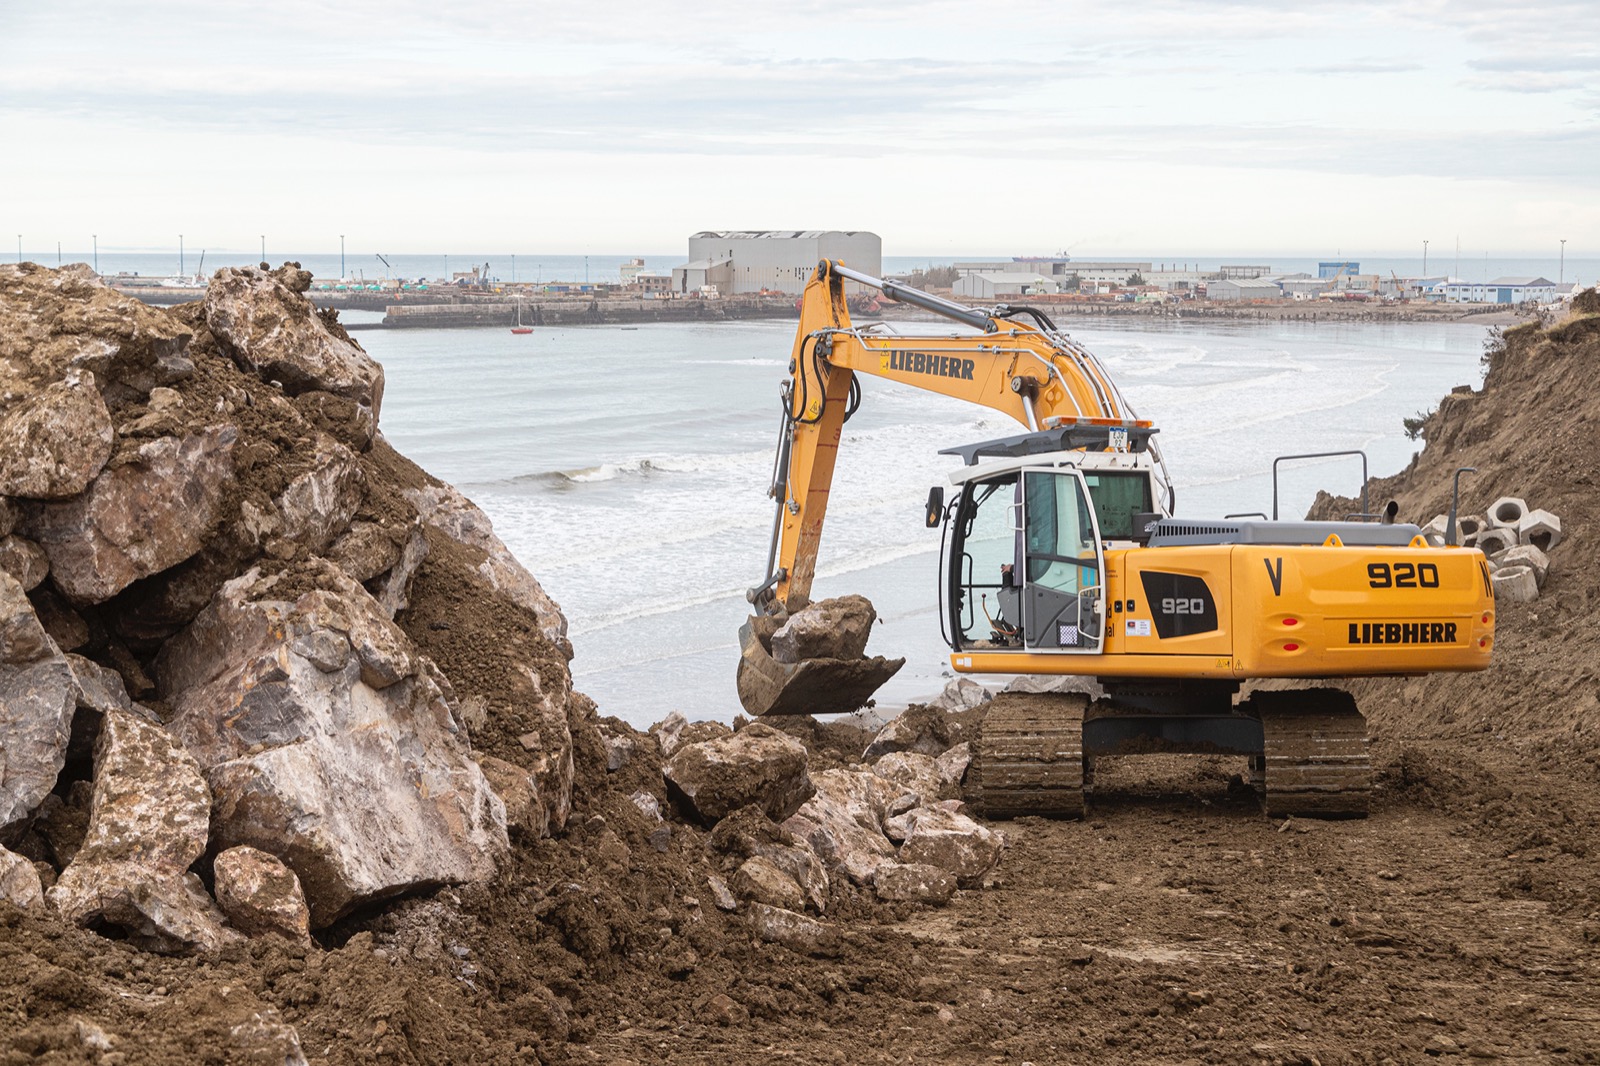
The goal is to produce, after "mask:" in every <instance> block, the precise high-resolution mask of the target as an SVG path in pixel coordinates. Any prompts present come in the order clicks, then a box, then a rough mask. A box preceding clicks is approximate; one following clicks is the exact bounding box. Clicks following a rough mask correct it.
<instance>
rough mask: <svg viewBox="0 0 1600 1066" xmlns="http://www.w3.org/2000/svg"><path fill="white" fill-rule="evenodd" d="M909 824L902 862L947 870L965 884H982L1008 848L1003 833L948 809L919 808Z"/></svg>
mask: <svg viewBox="0 0 1600 1066" xmlns="http://www.w3.org/2000/svg"><path fill="white" fill-rule="evenodd" d="M908 821H909V832H908V834H907V836H906V842H905V843H904V844H902V845H901V846H900V858H901V860H902V861H903V862H906V863H922V864H926V865H928V866H937V867H939V869H941V870H948V871H949V872H950V873H952V874H954V875H955V877H956V880H957V881H959V882H960V883H961V884H963V885H974V884H977V883H978V882H979V881H981V880H982V879H983V875H984V874H986V873H988V872H989V871H990V870H992V869H993V868H994V866H995V864H996V863H998V862H999V861H1000V853H1001V852H1002V851H1003V850H1004V849H1005V840H1004V839H1003V838H1002V837H1001V836H1000V834H998V833H996V832H994V831H993V830H992V829H989V828H988V827H987V826H983V825H979V824H978V823H977V822H975V821H973V820H972V819H971V818H968V817H967V816H966V815H964V814H958V813H956V812H955V811H952V810H950V809H948V808H946V807H922V808H918V809H917V810H915V811H913V812H912V816H911V818H910V819H908Z"/></svg>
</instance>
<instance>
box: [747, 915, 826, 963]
mask: <svg viewBox="0 0 1600 1066" xmlns="http://www.w3.org/2000/svg"><path fill="white" fill-rule="evenodd" d="M747 920H748V921H749V923H750V930H751V932H753V933H755V935H756V936H758V937H760V938H761V939H762V940H764V941H766V942H767V943H769V944H781V945H783V946H784V947H786V948H788V949H789V950H790V951H794V952H798V953H799V954H801V955H815V956H821V957H828V956H834V955H837V954H838V953H839V950H840V937H839V933H838V931H837V930H834V929H832V928H830V927H828V926H826V925H824V924H823V923H822V922H819V921H817V920H816V919H815V918H810V917H807V916H806V915H804V914H797V913H795V912H794V911H791V910H785V909H784V908H782V907H773V906H769V905H768V904H765V903H755V902H752V903H751V904H750V909H749V912H748V915H747Z"/></svg>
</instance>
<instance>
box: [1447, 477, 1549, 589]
mask: <svg viewBox="0 0 1600 1066" xmlns="http://www.w3.org/2000/svg"><path fill="white" fill-rule="evenodd" d="M1449 523H1450V518H1449V516H1448V515H1435V516H1434V517H1433V519H1432V520H1431V521H1429V522H1428V523H1427V524H1426V525H1424V526H1423V527H1422V533H1423V536H1425V537H1427V538H1428V541H1429V543H1431V544H1435V545H1440V544H1444V543H1445V541H1446V538H1447V537H1448V535H1449V534H1448V530H1449ZM1456 534H1457V538H1458V543H1460V544H1461V545H1462V546H1464V547H1468V548H1477V549H1478V550H1479V551H1481V552H1483V554H1484V555H1486V556H1488V557H1489V572H1490V575H1491V576H1492V578H1493V581H1494V595H1495V598H1496V599H1505V600H1510V601H1512V602H1515V603H1528V602H1531V601H1533V600H1536V599H1538V598H1539V590H1540V589H1542V588H1543V587H1544V582H1545V578H1546V576H1548V574H1549V572H1550V552H1551V551H1552V550H1553V549H1554V548H1555V546H1556V545H1557V544H1560V543H1561V519H1560V518H1559V517H1558V516H1556V515H1555V514H1552V513H1551V512H1549V511H1545V510H1540V509H1530V508H1529V507H1528V504H1527V501H1526V500H1523V499H1522V498H1520V497H1517V496H1502V497H1500V498H1499V499H1498V500H1495V501H1494V503H1493V504H1491V505H1490V506H1489V508H1488V510H1487V511H1486V512H1485V513H1484V514H1481V515H1464V516H1461V517H1459V518H1457V519H1456Z"/></svg>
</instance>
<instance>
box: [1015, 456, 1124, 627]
mask: <svg viewBox="0 0 1600 1066" xmlns="http://www.w3.org/2000/svg"><path fill="white" fill-rule="evenodd" d="M1021 539H1022V555H1023V558H1022V568H1023V582H1022V628H1023V642H1024V645H1025V646H1026V647H1027V648H1028V650H1030V651H1059V652H1078V653H1090V654H1097V653H1099V652H1100V651H1101V650H1102V646H1103V644H1104V641H1105V617H1106V610H1105V607H1106V602H1105V601H1106V594H1105V581H1104V579H1103V577H1102V575H1103V574H1104V573H1105V555H1104V552H1103V551H1102V549H1101V545H1100V526H1099V523H1098V521H1097V520H1096V517H1095V513H1094V507H1093V505H1092V504H1091V503H1090V500H1089V492H1088V489H1087V487H1086V486H1085V485H1084V482H1083V475H1082V474H1081V473H1079V472H1078V471H1076V470H1060V469H1054V470H1024V471H1023V472H1022V538H1021Z"/></svg>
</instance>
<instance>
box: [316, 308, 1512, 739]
mask: <svg viewBox="0 0 1600 1066" xmlns="http://www.w3.org/2000/svg"><path fill="white" fill-rule="evenodd" d="M345 317H346V319H347V320H351V319H354V318H357V317H360V316H356V315H346V316H345ZM1066 325H1067V327H1068V329H1069V332H1070V333H1071V334H1072V335H1073V337H1074V338H1075V339H1076V340H1078V341H1079V342H1080V343H1082V344H1083V345H1085V346H1086V347H1088V348H1089V349H1090V350H1092V351H1094V352H1095V353H1096V354H1097V355H1099V357H1100V358H1101V359H1102V360H1103V361H1104V363H1105V364H1106V367H1107V369H1108V370H1109V371H1110V373H1111V375H1112V376H1113V377H1114V378H1115V380H1116V381H1117V382H1118V383H1119V385H1120V387H1121V389H1122V391H1123V394H1124V396H1125V398H1126V399H1127V400H1128V402H1129V403H1131V404H1132V405H1133V407H1134V408H1135V410H1136V411H1137V412H1138V414H1139V416H1140V417H1143V418H1149V419H1151V420H1153V421H1154V422H1155V423H1156V425H1157V426H1159V427H1160V431H1161V432H1160V436H1159V438H1158V440H1159V442H1160V443H1161V445H1162V448H1163V450H1164V452H1165V455H1166V458H1167V461H1168V464H1169V467H1170V470H1171V474H1172V480H1173V482H1174V484H1175V486H1176V489H1177V513H1178V514H1180V515H1183V516H1188V517H1206V516H1209V517H1219V516H1221V515H1223V514H1231V513H1239V512H1251V511H1260V512H1270V510H1271V507H1272V488H1273V486H1272V464H1273V459H1274V457H1275V456H1280V455H1288V454H1294V453H1304V452H1324V451H1335V450H1341V449H1362V450H1365V452H1366V453H1367V456H1368V459H1369V462H1370V471H1369V472H1370V473H1371V474H1372V475H1373V476H1375V477H1376V476H1381V475H1387V474H1392V473H1394V472H1396V471H1397V470H1399V469H1400V468H1401V467H1403V466H1404V465H1405V464H1406V462H1407V461H1408V460H1409V459H1410V457H1411V455H1412V453H1413V452H1414V451H1415V450H1417V449H1418V448H1420V447H1421V443H1420V442H1416V441H1412V440H1409V439H1407V437H1406V436H1405V433H1404V431H1403V427H1402V419H1404V418H1406V417H1408V416H1412V415H1415V414H1416V413H1418V412H1419V411H1422V410H1425V409H1428V408H1430V407H1432V406H1433V405H1434V404H1436V403H1437V402H1438V399H1439V397H1441V396H1442V395H1444V394H1445V393H1447V392H1449V391H1450V389H1451V388H1452V387H1454V386H1457V385H1464V384H1469V385H1477V384H1478V383H1479V381H1480V379H1481V373H1482V371H1481V366H1480V356H1481V353H1482V348H1483V341H1484V336H1485V329H1484V327H1482V326H1472V325H1466V324H1460V323H1411V322H1406V323H1383V322H1316V323H1310V322H1304V323H1301V322H1262V321H1243V320H1238V321H1236V320H1221V321H1208V322H1205V323H1198V322H1193V321H1182V320H1175V321H1168V320H1160V319H1145V318H1140V319H1138V320H1136V321H1135V320H1130V319H1069V320H1067V322H1066ZM896 328H897V329H899V330H900V331H902V332H922V333H927V332H948V327H947V326H945V325H944V324H943V323H936V322H928V323H921V322H916V323H912V322H901V323H897V324H896ZM793 335H794V323H793V322H792V321H790V322H785V321H755V322H748V321H747V322H724V323H712V324H707V323H661V324H651V325H641V326H638V327H616V326H611V327H575V328H540V329H539V330H537V331H536V332H535V333H533V334H531V335H525V336H513V335H512V334H511V333H510V332H509V331H507V330H504V329H451V330H390V331H369V332H363V333H360V334H358V335H357V336H358V339H359V340H360V341H361V343H362V344H363V345H364V346H365V347H366V348H367V349H368V351H370V352H371V353H372V354H373V355H374V356H375V357H377V358H378V359H379V360H381V361H382V362H383V364H384V368H385V371H386V374H387V387H386V392H385V398H384V408H383V423H382V424H383V430H384V432H385V433H386V434H387V435H388V437H389V439H390V440H391V441H392V442H393V443H394V445H395V446H396V447H397V448H399V449H400V451H402V452H404V453H405V454H406V455H408V456H410V457H411V458H412V459H414V460H416V461H417V462H418V463H420V464H421V465H422V466H423V467H425V468H426V469H427V470H429V471H430V472H431V473H433V474H435V475H436V476H438V477H440V478H443V479H445V480H447V481H450V482H452V483H454V484H455V485H457V486H458V487H459V488H460V489H461V490H462V491H464V492H465V493H467V495H469V496H470V497H472V498H473V499H474V500H476V501H477V502H478V504H479V505H480V506H482V507H483V509H484V510H485V511H486V512H487V513H488V514H489V516H490V517H491V518H492V520H493V522H494V526H495V530H496V532H497V533H498V534H499V535H500V537H501V539H503V540H504V541H505V542H506V544H507V545H508V546H509V547H510V548H511V550H512V551H513V552H515V553H516V554H517V556H518V558H520V559H521V560H522V562H523V563H524V564H525V565H526V566H527V567H528V569H529V570H531V571H532V572H533V573H534V575H535V576H537V577H538V579H539V580H540V581H541V582H542V583H543V585H544V587H545V589H546V590H547V591H548V592H549V593H550V594H551V595H552V596H554V597H555V599H556V600H557V601H558V602H559V603H560V604H561V606H562V608H563V609H564V610H565V612H566V615H567V618H568V620H569V624H570V635H571V638H572V643H573V647H574V649H575V651H576V657H575V658H574V660H573V663H572V670H573V675H574V679H575V682H576V684H577V686H578V687H579V689H581V690H582V691H584V692H587V693H588V694H589V695H590V696H592V697H594V699H595V700H596V701H597V702H598V703H599V705H600V709H601V713H603V714H611V715H616V716H618V717H621V718H623V719H626V720H628V721H630V722H632V723H634V724H636V725H641V726H642V725H647V724H649V723H650V722H654V721H657V720H659V719H660V718H662V717H664V716H665V715H666V714H667V713H669V712H671V711H673V710H680V711H683V712H684V713H685V714H686V715H688V716H689V717H691V718H699V717H707V718H718V719H722V720H728V719H730V718H731V717H732V716H733V715H734V714H736V713H738V712H739V705H738V699H737V697H736V695H735V691H734V669H735V665H736V662H737V659H738V637H737V631H738V627H739V624H740V623H741V622H742V621H743V620H744V618H745V616H746V614H747V613H748V605H747V603H746V601H745V596H744V592H745V590H746V589H747V588H749V587H751V586H752V585H756V584H758V583H760V581H761V580H762V578H763V577H764V568H765V563H766V555H767V545H768V540H769V536H770V531H771V526H772V517H773V504H772V501H771V500H769V499H768V498H767V495H766V490H767V487H768V485H769V484H770V482H771V476H772V463H773V452H774V448H775V445H776V443H777V433H778V428H779V417H780V408H779V394H778V386H779V382H780V381H781V380H782V379H783V378H784V376H785V371H786V367H787V364H788V359H789V350H790V347H791V344H792V342H793ZM1018 431H1020V427H1019V426H1017V425H1016V424H1015V423H1013V422H1011V421H1010V420H1009V419H1007V418H1005V417H1003V416H1000V415H998V414H995V413H992V412H989V411H987V410H986V409H983V408H979V407H975V406H973V405H970V404H965V403H962V402H959V401H956V400H951V399H948V398H945V397H940V396H935V395H932V394H928V393H924V392H921V391H919V390H916V389H912V388H909V387H907V386H902V385H894V384H890V383H887V382H884V381H881V380H878V379H875V378H870V377H865V376H863V378H862V403H861V408H860V410H859V412H858V413H857V414H856V416H855V417H854V418H853V419H852V420H851V421H850V422H849V423H848V424H847V426H846V427H845V432H844V440H843V444H842V447H841V449H840V456H839V464H838V470H837V474H836V476H835V479H834V486H833V491H832V494H831V502H830V504H829V508H828V521H827V527H826V529H825V532H824V534H823V538H822V547H821V553H820V559H819V565H818V567H817V580H816V584H815V586H814V589H813V595H814V597H816V598H821V597H824V596H833V595H842V594H844V593H847V592H859V593H861V594H863V595H865V596H867V597H868V598H870V599H871V600H872V601H873V602H874V604H876V606H877V608H878V612H879V615H880V617H881V618H882V624H881V625H880V626H879V627H878V628H877V629H876V630H875V632H874V634H873V638H872V644H871V646H870V650H871V651H872V652H874V653H878V654H886V655H904V656H905V657H906V658H907V663H906V666H905V668H904V669H903V670H902V671H901V673H900V675H899V676H898V677H896V678H895V680H894V681H892V682H891V683H890V684H889V685H888V686H887V687H886V688H885V689H884V690H883V691H882V692H881V693H880V697H879V698H880V702H882V703H883V704H884V705H886V706H887V705H893V704H896V703H900V704H903V703H905V702H906V701H908V700H911V699H919V698H926V697H928V696H930V695H932V694H934V693H936V692H937V691H938V690H939V689H940V688H941V686H942V685H943V683H944V680H945V679H946V677H948V676H949V661H948V652H947V650H946V649H945V648H944V646H943V644H942V643H941V639H940V635H939V629H940V627H939V618H938V613H937V602H938V592H937V584H936V580H937V574H936V571H937V569H938V557H939V531H937V530H930V529H927V528H926V527H925V526H924V524H923V505H924V501H925V500H926V498H927V494H928V489H929V487H930V486H932V485H935V484H946V485H947V484H948V481H947V476H948V474H949V472H950V470H951V469H952V468H953V467H954V466H955V465H956V464H957V460H954V459H953V458H952V457H950V456H942V455H940V454H938V453H939V451H940V449H943V448H949V447H953V446H955V445H958V444H962V443H968V442H971V441H975V440H983V439H987V438H992V437H998V436H1003V435H1007V434H1011V433H1015V432H1018ZM1360 483H1361V463H1360V460H1359V459H1351V458H1346V459H1335V460H1322V461H1314V462H1305V463H1299V464H1288V465H1286V466H1285V468H1284V470H1283V472H1282V474H1281V477H1280V480H1279V493H1280V505H1279V506H1280V513H1281V514H1282V515H1283V517H1286V518H1288V517H1298V516H1300V515H1301V514H1303V513H1304V511H1305V509H1306V507H1307V506H1308V504H1309V503H1310V502H1311V500H1312V498H1313V497H1314V496H1315V493H1316V490H1317V489H1318V488H1327V489H1328V490H1330V491H1334V492H1337V493H1339V494H1341V495H1346V496H1354V495H1356V494H1357V493H1358V492H1359V489H1360ZM1467 485H1468V488H1469V490H1470V481H1469V482H1468V483H1467ZM1382 502H1383V501H1377V500H1374V501H1373V506H1374V507H1376V506H1379V505H1381V503H1382Z"/></svg>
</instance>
